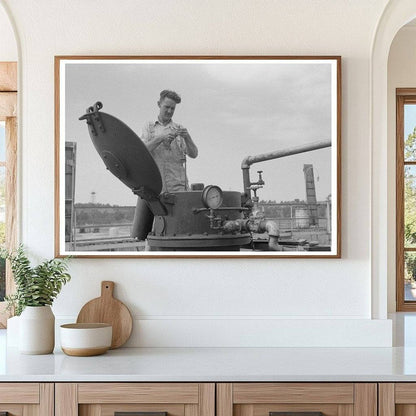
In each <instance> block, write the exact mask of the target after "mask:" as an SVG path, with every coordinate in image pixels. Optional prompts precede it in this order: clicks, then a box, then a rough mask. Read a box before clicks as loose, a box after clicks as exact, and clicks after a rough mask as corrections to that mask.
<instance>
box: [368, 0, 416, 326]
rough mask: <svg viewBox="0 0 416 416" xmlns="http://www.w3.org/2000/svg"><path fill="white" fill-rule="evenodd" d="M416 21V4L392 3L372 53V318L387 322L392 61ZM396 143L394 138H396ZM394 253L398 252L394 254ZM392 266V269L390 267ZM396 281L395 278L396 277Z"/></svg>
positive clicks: (391, 211)
mask: <svg viewBox="0 0 416 416" xmlns="http://www.w3.org/2000/svg"><path fill="white" fill-rule="evenodd" d="M415 17H416V3H415V2H414V0H392V1H390V2H389V3H388V4H387V6H386V8H385V10H384V12H383V14H382V16H381V18H380V21H379V24H378V26H377V29H376V32H375V35H374V41H373V47H372V51H371V81H372V82H371V97H370V106H371V109H370V116H371V121H370V123H371V125H370V131H371V146H372V151H371V162H370V163H371V176H372V181H371V194H372V195H371V240H372V241H371V269H372V274H371V276H372V318H373V319H386V318H387V311H388V288H389V285H388V282H389V278H390V280H391V278H392V276H389V273H391V269H392V267H391V262H392V261H394V257H395V253H394V252H392V248H391V245H389V244H388V241H389V238H391V237H392V236H391V235H389V230H390V228H389V224H391V223H392V221H394V217H395V210H394V208H392V206H394V204H393V205H392V204H390V203H389V201H391V198H392V197H393V198H394V195H393V196H392V195H391V192H389V187H388V174H389V172H388V166H389V163H388V157H389V154H388V148H389V146H388V140H391V138H389V137H388V91H387V82H388V57H389V51H390V47H391V44H392V42H393V39H394V37H395V36H396V34H397V32H398V31H399V30H400V29H401V28H402V27H403V26H404V25H406V24H407V23H408V22H410V21H411V20H413V19H414V18H415ZM393 140H394V138H393ZM393 251H394V250H393ZM389 266H390V267H389ZM393 278H394V277H393Z"/></svg>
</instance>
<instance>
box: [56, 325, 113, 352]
mask: <svg viewBox="0 0 416 416" xmlns="http://www.w3.org/2000/svg"><path fill="white" fill-rule="evenodd" d="M60 335H61V348H62V351H63V352H64V353H65V354H67V355H73V356H76V357H89V356H92V355H100V354H104V353H105V352H106V351H107V350H108V349H109V348H110V347H111V337H112V326H111V325H110V324H103V323H83V324H81V323H80V324H65V325H61V328H60Z"/></svg>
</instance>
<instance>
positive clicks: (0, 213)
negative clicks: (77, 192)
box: [0, 1, 18, 327]
mask: <svg viewBox="0 0 416 416" xmlns="http://www.w3.org/2000/svg"><path fill="white" fill-rule="evenodd" d="M0 38H1V40H2V41H1V43H0V245H1V246H4V247H6V248H7V249H11V248H13V247H15V246H16V242H17V223H18V222H17V89H18V88H17V61H18V48H17V41H16V37H15V34H14V30H13V27H12V24H11V21H10V18H9V15H8V13H7V10H6V8H5V5H4V2H3V1H1V2H0ZM12 290H13V282H12V277H11V273H10V270H9V268H8V265H6V264H5V262H4V260H2V261H1V262H0V310H1V313H0V327H2V326H5V319H6V315H5V314H4V312H3V310H4V305H1V304H2V303H4V302H3V301H4V296H5V294H8V293H10V292H11V291H12Z"/></svg>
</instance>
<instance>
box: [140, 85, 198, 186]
mask: <svg viewBox="0 0 416 416" xmlns="http://www.w3.org/2000/svg"><path fill="white" fill-rule="evenodd" d="M180 102H181V97H180V96H179V95H178V94H177V93H176V92H175V91H171V90H163V91H162V92H161V93H160V98H159V101H158V102H157V105H158V107H159V115H158V117H157V120H156V121H149V122H147V123H146V124H145V126H144V127H143V134H142V140H143V142H144V144H145V145H146V147H147V149H148V150H149V152H150V153H151V155H152V156H153V158H154V159H155V162H156V164H157V166H158V168H159V171H160V175H161V177H162V183H163V188H162V192H179V191H187V190H188V178H187V176H186V156H189V157H191V158H196V157H197V156H198V148H197V146H196V145H195V143H194V141H193V140H192V137H191V136H190V134H189V132H188V130H187V129H186V128H185V127H183V126H182V125H180V124H178V123H176V122H174V121H173V120H172V117H173V114H174V112H175V108H176V104H179V103H180Z"/></svg>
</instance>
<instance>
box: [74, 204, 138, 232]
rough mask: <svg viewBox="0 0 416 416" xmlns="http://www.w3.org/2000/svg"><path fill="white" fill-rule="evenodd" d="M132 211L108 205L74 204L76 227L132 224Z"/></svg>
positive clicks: (131, 209)
mask: <svg viewBox="0 0 416 416" xmlns="http://www.w3.org/2000/svg"><path fill="white" fill-rule="evenodd" d="M134 210H135V207H125V206H119V205H110V204H98V203H97V204H93V203H86V204H75V215H76V217H75V218H76V226H77V227H82V226H85V225H102V224H126V223H132V222H133V218H134Z"/></svg>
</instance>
